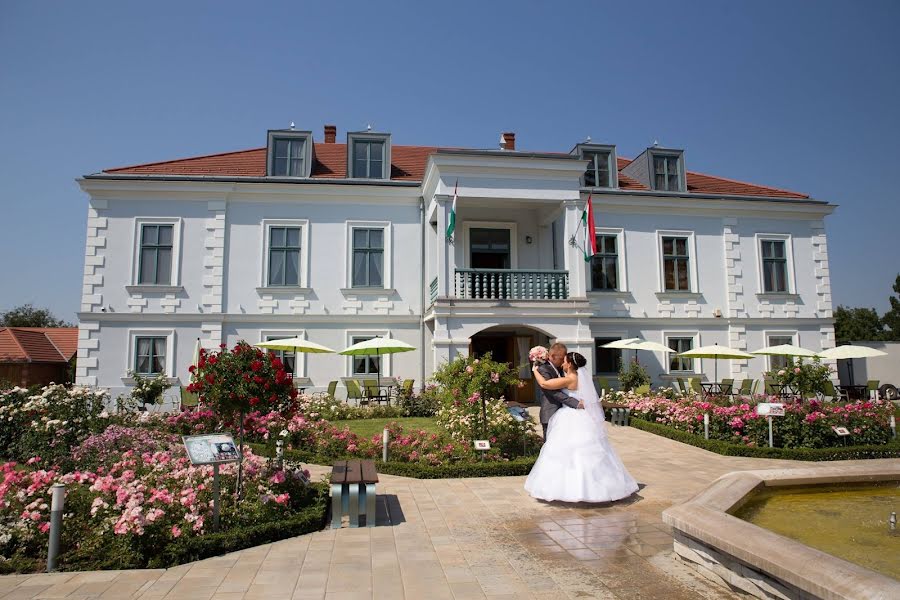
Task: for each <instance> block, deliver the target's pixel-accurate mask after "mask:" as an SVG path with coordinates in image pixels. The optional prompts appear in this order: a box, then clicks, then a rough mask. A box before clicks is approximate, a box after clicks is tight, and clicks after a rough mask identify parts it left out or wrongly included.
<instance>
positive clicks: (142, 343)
mask: <svg viewBox="0 0 900 600" xmlns="http://www.w3.org/2000/svg"><path fill="white" fill-rule="evenodd" d="M134 372H135V373H138V374H140V375H157V374H159V373H165V372H166V338H165V337H136V338H135V356H134Z"/></svg>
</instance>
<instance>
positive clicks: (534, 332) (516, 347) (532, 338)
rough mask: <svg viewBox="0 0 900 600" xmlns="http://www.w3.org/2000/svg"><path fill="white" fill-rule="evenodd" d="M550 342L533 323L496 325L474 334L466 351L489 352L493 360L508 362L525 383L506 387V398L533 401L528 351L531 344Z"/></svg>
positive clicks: (544, 333)
mask: <svg viewBox="0 0 900 600" xmlns="http://www.w3.org/2000/svg"><path fill="white" fill-rule="evenodd" d="M549 343H550V336H549V335H548V334H547V333H546V332H543V331H540V330H538V329H534V328H533V327H527V326H525V325H498V326H495V327H489V328H487V329H483V330H481V331H479V332H478V333H477V334H475V335H473V336H472V337H471V338H470V342H469V354H470V355H472V356H475V357H481V356H484V355H485V354H488V353H490V354H491V358H492V359H493V360H495V361H497V362H503V363H507V364H509V365H510V367H512V369H513V370H514V371H516V372H517V373H518V376H519V380H520V381H522V382H523V383H524V385H523V386H522V387H515V386H512V387H510V388H508V389H507V391H506V399H507V400H510V401H513V402H518V403H520V404H534V403H535V388H534V379H533V377H532V375H531V366H530V365H529V363H528V351H529V350H531V348H532V347H534V346H547V345H549Z"/></svg>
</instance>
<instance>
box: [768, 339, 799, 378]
mask: <svg viewBox="0 0 900 600" xmlns="http://www.w3.org/2000/svg"><path fill="white" fill-rule="evenodd" d="M793 343H794V334H793V333H787V332H785V333H782V332H779V333H768V334H766V346H781V345H785V344H793ZM789 362H790V358H789V357H787V356H776V355H770V356H769V370H770V371H777V370H778V369H783V368H785V367H786V366H787V365H788V364H789Z"/></svg>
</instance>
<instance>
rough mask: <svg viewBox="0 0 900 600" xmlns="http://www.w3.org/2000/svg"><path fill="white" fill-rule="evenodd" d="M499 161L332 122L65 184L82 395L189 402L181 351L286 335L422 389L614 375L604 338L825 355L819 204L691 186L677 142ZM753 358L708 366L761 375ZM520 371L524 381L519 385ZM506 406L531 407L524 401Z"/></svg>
mask: <svg viewBox="0 0 900 600" xmlns="http://www.w3.org/2000/svg"><path fill="white" fill-rule="evenodd" d="M500 146H501V147H500V149H497V150H466V149H458V148H452V149H451V148H438V147H420V146H397V145H393V144H392V141H391V136H390V134H384V133H374V132H371V131H366V132H356V133H348V134H347V135H346V142H345V143H337V142H336V128H335V127H334V126H331V125H326V126H325V131H324V140H323V141H316V140H314V137H313V134H312V133H311V132H309V131H297V130H293V129H291V130H277V131H269V132H268V140H267V145H266V147H265V148H257V149H252V150H245V151H240V152H228V153H225V154H216V155H211V156H200V157H196V158H187V159H180V160H172V161H166V162H159V163H152V164H144V165H136V166H131V167H122V168H115V169H107V170H105V171H102V172H100V173H96V174H93V175H87V176H85V177H83V178H81V179H79V181H78V182H79V184H80V185H81V188H82V189H83V190H84V191H85V192H86V193H87V194H88V195H89V196H90V201H89V207H88V221H87V247H86V252H85V262H84V265H85V266H84V287H83V295H82V301H81V312H80V313H79V320H80V325H79V328H80V331H79V344H78V365H77V382H78V383H82V384H90V385H98V386H101V387H104V388H109V389H110V390H111V392H112V394H113V397H115V396H117V395H118V394H120V393H123V392H125V391H126V390H127V388H128V385H129V383H130V381H131V380H130V379H129V372H131V371H135V372H142V373H154V372H165V373H166V374H167V375H168V376H169V377H171V378H173V383H176V384H177V383H178V382H180V383H181V384H185V385H186V384H187V383H188V381H189V375H188V366H189V365H190V363H191V359H192V355H193V352H194V347H195V344H196V341H197V339H198V338H200V340H201V342H202V344H203V345H204V346H206V347H210V348H212V347H216V346H218V345H219V344H220V343H227V344H229V345H233V344H234V343H235V342H237V341H238V340H240V339H244V340H247V341H248V342H250V343H257V342H259V341H263V340H266V339H273V338H279V337H293V336H301V337H305V338H306V339H309V340H312V341H315V342H318V343H321V344H324V345H326V346H330V347H332V348H335V349H338V350H340V349H342V348H344V347H346V346H348V345H350V344H352V343H354V342H356V341H359V340H361V339H364V338H368V337H372V336H386V337H392V338H397V339H400V340H403V341H405V342H408V343H409V344H412V345H413V346H415V347H416V348H417V351H415V352H408V353H404V354H395V355H393V356H391V357H389V358H388V357H384V358H382V359H381V361H382V364H381V371H382V374H383V375H385V376H393V377H403V378H415V379H416V380H417V387H418V385H419V384H420V383H421V381H422V380H423V379H425V378H427V377H428V376H429V375H430V374H431V372H432V371H433V370H434V368H435V366H436V365H438V364H440V363H441V362H442V361H447V360H448V359H450V358H452V357H453V356H455V355H456V354H457V353H469V352H475V353H483V352H487V351H491V352H492V353H493V356H494V358H495V359H498V360H501V361H509V362H511V363H513V364H515V365H522V364H524V363H526V361H527V352H528V349H529V348H530V347H531V346H534V345H536V344H548V343H550V342H552V341H560V342H563V343H565V344H566V345H567V346H568V347H569V348H570V349H571V350H576V351H578V352H581V353H582V354H584V355H585V356H587V357H588V359H589V364H590V365H593V368H594V372H595V374H596V375H604V376H609V378H610V379H611V380H612V379H614V378H615V372H616V371H617V368H618V366H617V363H618V360H619V356H620V354H619V352H618V351H611V350H607V349H601V348H600V346H601V345H602V344H605V343H607V342H609V341H611V340H614V339H619V338H626V337H642V338H645V339H648V340H654V341H657V342H661V343H664V344H667V345H668V346H670V347H672V348H675V349H678V350H679V351H683V350H686V349H689V348H691V347H697V346H701V345H709V344H713V343H718V344H722V345H728V346H731V347H734V348H741V349H748V350H752V349H756V348H758V347H761V346H764V345H769V344H780V343H788V342H790V343H796V344H800V345H803V346H806V347H809V348H812V349H819V348H829V347H831V346H833V345H834V328H833V320H832V304H831V286H830V282H829V269H828V253H827V245H826V238H825V226H824V223H823V219H824V217H825V216H826V215H828V214H830V213H831V212H832V211H833V210H834V208H835V207H834V205H833V204H829V203H827V202H823V201H819V200H814V199H811V198H809V197H808V196H806V195H804V194H799V193H795V192H789V191H785V190H781V189H777V188H773V187H766V186H761V185H751V184H747V183H741V182H737V181H733V180H730V179H724V178H721V177H713V176H710V175H703V174H700V173H695V172H691V171H688V170H687V169H686V163H685V156H684V153H683V151H681V150H676V149H671V148H661V147H656V146H654V147H651V148H647V149H646V150H645V151H644V152H643V153H641V154H640V156H638V157H637V158H635V159H633V160H629V159H624V158H621V157H618V156H616V148H615V146H612V145H601V144H593V143H584V144H577V145H576V146H575V147H574V148H573V149H572V150H571V152H568V153H555V152H553V153H549V152H529V151H520V150H516V148H515V135H514V134H512V133H504V134H503V135H502V136H501V145H500ZM454 190H456V195H457V202H456V228H455V232H454V235H453V236H452V238H448V236H447V235H446V231H447V227H448V222H449V219H450V217H451V211H452V209H453V198H454ZM589 196H590V197H591V198H592V203H593V210H594V218H595V224H596V233H597V251H598V254H597V255H595V256H594V258H593V259H592V260H591V261H590V262H586V261H585V260H584V258H583V252H582V248H581V247H580V242H579V243H573V242H574V240H573V238H575V237H577V236H578V234H579V227H580V225H581V215H582V212H583V210H584V207H585V204H586V202H587V200H588V197H589ZM631 356H632V353H631V352H627V353H626V356H625V357H624V358H626V359H630V358H631ZM287 358H288V359H289V362H292V363H293V362H294V361H293V360H292V358H291V356H288V357H287ZM639 358H640V360H641V363H642V364H644V365H646V366H647V367H648V369H649V371H650V373H651V375H652V376H653V379H654V384H657V385H659V384H662V383H666V382H668V381H669V380H670V379H671V378H673V377H676V376H684V375H688V374H694V373H699V374H702V375H704V376H707V377H709V378H712V375H713V361H711V360H702V361H701V360H694V361H688V360H681V359H678V358H670V357H668V356H664V355H663V354H661V353H657V354H652V353H642V355H641V356H640V357H639ZM768 360H769V359H765V358H758V359H754V360H751V361H721V362H720V364H719V368H718V372H719V374H720V376H722V375H724V376H726V377H734V378H738V379H739V378H744V377H755V378H759V377H760V375H761V371H763V370H764V369H767V368H768V367H769V362H768ZM374 366H375V365H374V363H373V361H372V360H361V359H356V360H354V359H351V358H348V357H343V356H338V355H329V354H318V355H306V356H304V355H300V356H298V357H297V360H296V364H295V365H294V368H295V370H296V377H297V380H298V381H299V382H300V385H302V386H304V387H311V388H314V389H323V388H324V387H325V386H327V384H328V382H329V381H331V380H342V379H345V378H349V377H355V376H360V375H366V374H368V373H370V372H374V371H373V368H374ZM521 376H522V378H523V379H527V380H529V382H530V379H531V377H530V372H529V371H528V369H527V367H524V368H523V369H522V371H521ZM176 379H177V381H174V380H176ZM516 395H517V396H518V397H519V399H521V400H527V399H528V398H530V397H532V395H533V390H532V389H531V388H530V383H529V385H528V386H527V387H526V388H524V389H522V390H519V391H517V392H516Z"/></svg>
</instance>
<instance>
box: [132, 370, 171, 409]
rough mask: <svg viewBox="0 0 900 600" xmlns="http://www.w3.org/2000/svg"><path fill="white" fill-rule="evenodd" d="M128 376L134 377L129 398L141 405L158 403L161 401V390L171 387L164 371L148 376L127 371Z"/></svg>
mask: <svg viewBox="0 0 900 600" xmlns="http://www.w3.org/2000/svg"><path fill="white" fill-rule="evenodd" d="M128 376H129V377H131V378H132V379H134V387H133V388H131V400H132V401H133V402H134V403H135V404H141V405H143V406H146V405H148V404H159V403H160V402H162V397H163V392H164V391H166V390H167V389H169V388H170V387H172V386H171V385H170V384H169V378H168V377H166V374H165V373H160V374H158V375H157V376H155V377H150V376H142V375H141V374H140V373H135V372H134V371H129V372H128Z"/></svg>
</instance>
